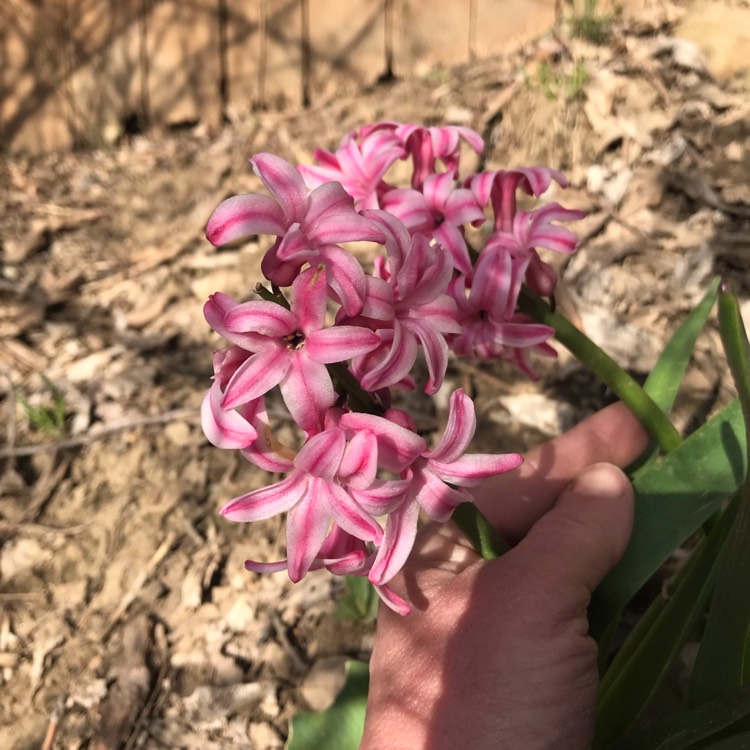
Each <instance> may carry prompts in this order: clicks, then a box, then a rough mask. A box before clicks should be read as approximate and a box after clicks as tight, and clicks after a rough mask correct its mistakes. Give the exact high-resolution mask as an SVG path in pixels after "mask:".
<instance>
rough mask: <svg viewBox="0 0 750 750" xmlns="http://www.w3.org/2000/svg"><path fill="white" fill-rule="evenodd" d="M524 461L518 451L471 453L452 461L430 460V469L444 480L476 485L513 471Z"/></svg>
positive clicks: (461, 485) (464, 485)
mask: <svg viewBox="0 0 750 750" xmlns="http://www.w3.org/2000/svg"><path fill="white" fill-rule="evenodd" d="M522 463H523V456H521V455H519V454H518V453H506V454H503V455H494V454H490V453H469V454H467V455H465V456H462V457H461V458H459V459H458V460H456V461H452V462H450V463H441V462H439V461H430V464H429V465H430V471H433V472H434V473H435V474H436V475H437V476H439V477H440V478H441V479H442V480H443V481H444V482H449V483H450V484H455V485H458V486H459V487H474V486H475V485H477V484H478V483H479V482H480V481H481V480H482V479H486V478H487V477H493V476H495V475H496V474H503V473H504V472H506V471H511V470H512V469H515V468H517V467H519V466H520V465H521V464H522Z"/></svg>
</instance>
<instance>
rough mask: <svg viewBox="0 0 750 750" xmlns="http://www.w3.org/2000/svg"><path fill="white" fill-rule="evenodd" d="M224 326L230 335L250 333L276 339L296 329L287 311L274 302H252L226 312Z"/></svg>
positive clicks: (292, 317)
mask: <svg viewBox="0 0 750 750" xmlns="http://www.w3.org/2000/svg"><path fill="white" fill-rule="evenodd" d="M224 325H225V326H226V328H227V330H228V331H229V332H231V333H249V332H252V333H258V334H261V335H262V336H270V337H272V338H278V337H281V336H288V335H289V334H290V333H292V332H293V331H294V330H295V329H296V328H297V321H296V320H295V317H294V315H292V313H291V312H289V310H287V309H286V308H285V307H282V306H281V305H279V304H277V303H276V302H266V301H265V300H253V301H252V302H244V303H243V304H241V305H237V307H235V308H234V309H233V310H231V311H230V312H228V313H227V315H226V317H225V319H224Z"/></svg>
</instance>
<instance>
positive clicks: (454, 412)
mask: <svg viewBox="0 0 750 750" xmlns="http://www.w3.org/2000/svg"><path fill="white" fill-rule="evenodd" d="M476 428H477V418H476V413H475V411H474V402H473V401H472V400H471V398H470V397H469V396H467V395H466V393H465V392H464V391H463V389H461V388H458V389H457V390H455V391H453V393H451V398H450V406H449V410H448V423H447V424H446V426H445V431H444V432H443V434H442V436H441V438H440V440H439V441H438V443H437V445H436V446H435V447H434V448H433V449H432V450H431V451H428V452H427V453H425V454H424V456H425V458H429V459H432V460H434V461H443V462H450V461H456V460H458V459H459V458H460V457H461V456H463V454H464V452H465V451H466V449H467V448H468V447H469V443H470V442H471V439H472V438H473V437H474V432H475V430H476Z"/></svg>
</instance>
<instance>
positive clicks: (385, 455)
mask: <svg viewBox="0 0 750 750" xmlns="http://www.w3.org/2000/svg"><path fill="white" fill-rule="evenodd" d="M339 424H340V425H341V427H343V428H344V429H345V430H347V431H348V430H354V431H356V430H370V432H372V433H373V434H374V435H375V437H376V438H377V441H378V463H379V464H380V465H381V466H382V467H383V468H384V469H386V470H387V471H393V472H396V473H400V472H402V471H403V470H404V469H405V468H406V467H407V466H409V465H411V464H412V463H413V462H414V460H415V459H416V458H417V457H418V456H419V455H420V454H421V453H422V451H423V450H424V449H425V448H426V447H427V446H426V443H425V441H424V438H422V437H420V436H419V435H417V434H416V433H415V432H412V431H411V430H407V429H406V428H404V427H401V426H400V425H397V424H395V423H394V422H390V421H389V420H387V419H384V418H383V417H378V416H375V415H374V414H364V413H362V412H352V413H350V414H344V415H342V417H341V420H340V421H339Z"/></svg>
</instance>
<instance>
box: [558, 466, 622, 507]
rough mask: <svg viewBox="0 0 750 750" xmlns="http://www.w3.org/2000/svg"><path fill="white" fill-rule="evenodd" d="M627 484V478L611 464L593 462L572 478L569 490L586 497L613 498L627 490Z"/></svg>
mask: <svg viewBox="0 0 750 750" xmlns="http://www.w3.org/2000/svg"><path fill="white" fill-rule="evenodd" d="M628 485H629V481H628V478H627V477H626V476H625V474H624V473H623V472H622V471H621V470H620V469H618V468H617V467H616V466H614V465H613V464H594V465H593V466H589V467H588V468H586V469H584V470H583V471H582V472H581V473H580V474H579V475H578V476H577V477H576V478H575V479H574V480H573V484H572V486H571V488H570V490H569V491H570V492H575V494H576V495H584V496H587V497H600V498H611V499H615V498H618V497H621V496H622V495H624V494H625V493H626V492H627V491H628Z"/></svg>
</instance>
